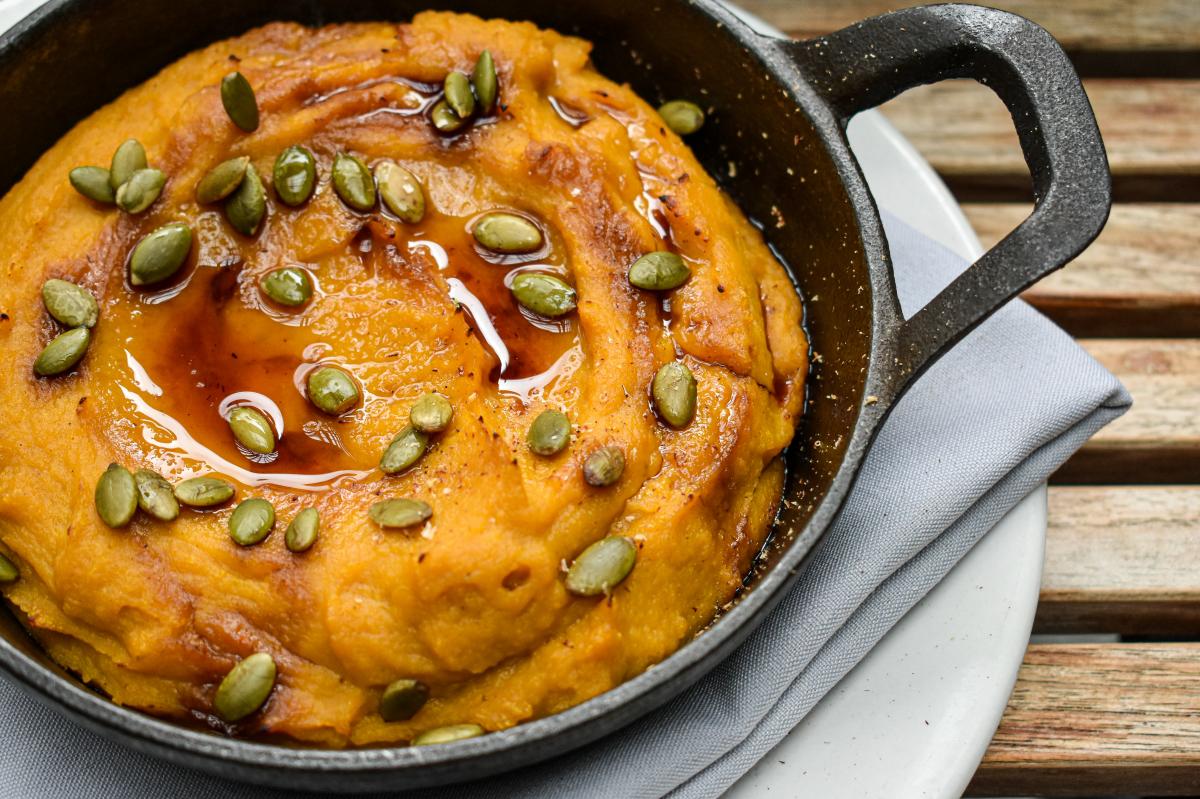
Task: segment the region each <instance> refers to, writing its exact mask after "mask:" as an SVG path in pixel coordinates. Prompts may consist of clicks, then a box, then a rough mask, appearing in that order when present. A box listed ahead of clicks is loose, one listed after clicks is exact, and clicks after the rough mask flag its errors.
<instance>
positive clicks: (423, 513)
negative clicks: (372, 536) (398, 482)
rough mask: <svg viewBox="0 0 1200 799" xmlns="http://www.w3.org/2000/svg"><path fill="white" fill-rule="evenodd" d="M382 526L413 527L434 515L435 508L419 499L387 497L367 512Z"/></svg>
mask: <svg viewBox="0 0 1200 799" xmlns="http://www.w3.org/2000/svg"><path fill="white" fill-rule="evenodd" d="M367 513H368V515H369V516H370V517H371V521H373V522H375V523H376V524H378V525H379V526H380V527H412V526H413V525H414V524H420V523H421V522H423V521H425V520H426V519H428V518H429V517H430V516H432V515H433V508H431V507H429V506H428V505H426V504H425V503H424V502H421V501H420V500H419V499H385V500H383V501H382V502H376V503H375V504H374V505H372V506H371V509H370V510H369V511H368V512H367Z"/></svg>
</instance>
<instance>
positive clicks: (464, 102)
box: [442, 72, 475, 119]
mask: <svg viewBox="0 0 1200 799" xmlns="http://www.w3.org/2000/svg"><path fill="white" fill-rule="evenodd" d="M442 90H443V91H444V92H445V94H446V105H448V106H450V110H451V111H453V112H454V113H456V114H458V116H459V118H461V119H468V118H469V117H470V116H471V115H472V114H474V113H475V95H474V94H473V93H472V92H471V79H470V78H468V77H467V76H466V75H464V74H463V73H461V72H451V73H450V74H449V75H447V76H446V80H445V81H443V82H442Z"/></svg>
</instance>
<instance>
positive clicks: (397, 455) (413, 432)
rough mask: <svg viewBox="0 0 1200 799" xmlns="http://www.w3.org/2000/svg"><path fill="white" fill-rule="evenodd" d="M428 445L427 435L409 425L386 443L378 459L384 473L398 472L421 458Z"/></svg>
mask: <svg viewBox="0 0 1200 799" xmlns="http://www.w3.org/2000/svg"><path fill="white" fill-rule="evenodd" d="M428 446H429V436H427V435H425V434H424V433H422V432H421V431H420V430H417V429H416V428H415V427H413V426H411V425H409V426H408V427H406V428H404V429H403V430H401V431H400V432H399V434H397V435H396V437H395V438H393V439H392V443H390V444H388V448H387V449H385V450H384V451H383V457H382V458H380V459H379V468H380V469H382V470H383V473H384V474H398V473H400V472H402V471H404V470H405V469H407V468H408V467H410V466H412V465H413V464H414V463H416V462H417V461H419V460H420V459H421V456H422V455H424V454H425V450H426V448H427V447H428Z"/></svg>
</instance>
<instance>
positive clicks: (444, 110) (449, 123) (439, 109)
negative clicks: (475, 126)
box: [429, 100, 467, 133]
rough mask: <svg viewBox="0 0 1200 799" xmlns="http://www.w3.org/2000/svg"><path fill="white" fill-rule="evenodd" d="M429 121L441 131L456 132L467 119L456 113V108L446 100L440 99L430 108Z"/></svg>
mask: <svg viewBox="0 0 1200 799" xmlns="http://www.w3.org/2000/svg"><path fill="white" fill-rule="evenodd" d="M429 121H430V122H432V123H433V126H434V127H435V128H437V130H438V132H439V133H456V132H457V131H459V130H461V129H462V127H463V125H465V124H467V120H465V119H463V118H462V117H460V116H459V115H458V114H456V113H454V109H453V108H451V107H450V104H449V103H447V102H446V101H445V100H438V101H437V102H436V103H434V104H433V108H431V109H429Z"/></svg>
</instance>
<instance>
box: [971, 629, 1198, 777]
mask: <svg viewBox="0 0 1200 799" xmlns="http://www.w3.org/2000/svg"><path fill="white" fill-rule="evenodd" d="M967 793H968V794H969V795H972V796H1016V795H1021V796H1025V795H1030V794H1035V795H1037V796H1130V795H1132V796H1145V795H1150V796H1193V795H1197V794H1200V643H1166V644H1033V645H1031V646H1030V647H1029V651H1028V652H1026V655H1025V663H1024V664H1023V665H1022V666H1021V671H1020V675H1019V677H1018V678H1017V687H1016V689H1015V690H1014V691H1013V694H1012V697H1011V698H1010V699H1009V703H1008V709H1007V710H1006V711H1005V714H1004V719H1003V720H1002V721H1001V722H1000V728H999V729H998V730H997V731H996V736H995V738H994V739H993V740H992V744H991V746H990V747H989V749H988V751H987V754H986V755H984V758H983V763H982V764H981V765H980V767H979V771H978V772H977V773H976V775H975V778H974V781H973V782H972V784H971V787H970V788H969V789H968V791H967Z"/></svg>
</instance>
